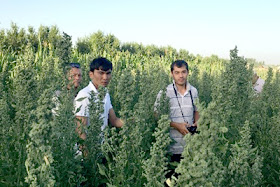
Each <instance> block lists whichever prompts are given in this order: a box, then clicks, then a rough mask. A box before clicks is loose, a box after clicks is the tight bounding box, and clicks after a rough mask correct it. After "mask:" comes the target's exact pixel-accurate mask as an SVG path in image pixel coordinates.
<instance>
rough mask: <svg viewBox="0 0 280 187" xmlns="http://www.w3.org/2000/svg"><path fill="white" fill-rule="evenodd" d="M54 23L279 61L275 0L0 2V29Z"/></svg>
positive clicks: (83, 31)
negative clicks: (12, 23) (233, 50)
mask: <svg viewBox="0 0 280 187" xmlns="http://www.w3.org/2000/svg"><path fill="white" fill-rule="evenodd" d="M11 22H14V23H16V24H17V25H18V26H19V27H21V28H22V27H23V28H27V27H28V26H33V27H34V28H35V29H38V27H39V26H40V25H44V26H52V25H56V26H57V27H58V28H59V30H60V31H61V32H62V31H64V32H66V33H67V34H69V35H70V36H72V40H73V42H74V44H75V42H76V41H77V38H80V37H84V36H88V35H90V34H92V33H94V32H97V31H98V30H101V31H103V32H104V33H105V34H113V35H115V36H116V37H117V38H118V39H119V40H120V41H121V42H137V43H142V44H144V45H149V44H155V45H157V46H159V47H160V46H168V45H170V46H172V47H174V48H176V49H186V50H188V51H189V52H190V53H192V54H194V55H197V54H199V55H202V56H210V55H212V54H214V55H217V56H219V57H221V58H229V50H231V49H233V48H234V47H235V46H237V47H238V49H239V55H241V56H244V57H245V58H254V59H256V60H257V61H264V62H265V63H266V64H278V65H280V47H279V46H280V1H278V0H192V1H190V0H154V1H153V0H141V1H140V0H119V1H117V0H80V1H78V0H68V1H66V0H48V1H40V0H36V1H35V0H0V28H1V29H9V28H10V24H11Z"/></svg>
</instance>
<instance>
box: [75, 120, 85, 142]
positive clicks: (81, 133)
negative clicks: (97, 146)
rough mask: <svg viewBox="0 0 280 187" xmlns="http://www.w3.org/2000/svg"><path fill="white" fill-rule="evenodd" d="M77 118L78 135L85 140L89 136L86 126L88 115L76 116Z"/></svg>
mask: <svg viewBox="0 0 280 187" xmlns="http://www.w3.org/2000/svg"><path fill="white" fill-rule="evenodd" d="M76 120H77V122H76V123H77V128H76V133H77V134H78V136H79V137H80V138H81V139H83V140H85V139H86V138H87V135H86V133H85V130H84V127H85V126H86V125H87V118H86V117H76Z"/></svg>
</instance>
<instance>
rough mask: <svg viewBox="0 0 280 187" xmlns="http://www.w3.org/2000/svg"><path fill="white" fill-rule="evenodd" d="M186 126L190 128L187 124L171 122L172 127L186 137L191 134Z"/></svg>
mask: <svg viewBox="0 0 280 187" xmlns="http://www.w3.org/2000/svg"><path fill="white" fill-rule="evenodd" d="M186 126H190V125H188V124H187V123H176V122H173V121H172V122H170V127H174V128H175V129H176V130H178V131H179V132H180V133H181V134H182V135H186V134H188V133H189V131H188V129H187V127H186Z"/></svg>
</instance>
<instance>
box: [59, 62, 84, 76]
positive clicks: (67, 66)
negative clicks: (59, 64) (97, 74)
mask: <svg viewBox="0 0 280 187" xmlns="http://www.w3.org/2000/svg"><path fill="white" fill-rule="evenodd" d="M72 68H78V69H81V66H80V64H79V63H76V62H71V63H65V64H64V68H63V71H64V74H67V73H68V72H69V71H70V70H71V69H72Z"/></svg>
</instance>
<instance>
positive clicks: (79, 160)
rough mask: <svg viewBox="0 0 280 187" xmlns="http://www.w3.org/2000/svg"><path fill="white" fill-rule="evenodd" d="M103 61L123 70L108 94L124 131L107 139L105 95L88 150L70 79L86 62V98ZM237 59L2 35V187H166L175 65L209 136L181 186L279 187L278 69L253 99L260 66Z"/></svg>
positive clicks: (12, 32)
mask: <svg viewBox="0 0 280 187" xmlns="http://www.w3.org/2000/svg"><path fill="white" fill-rule="evenodd" d="M98 56H103V57H106V58H108V59H109V60H111V61H112V63H113V73H112V76H113V77H112V80H111V83H110V84H109V86H108V92H109V93H110V97H111V101H112V104H113V106H114V110H115V112H116V114H117V115H118V116H120V117H121V118H122V119H123V120H124V121H125V125H124V126H123V128H121V129H117V128H115V127H111V126H110V125H109V126H108V127H107V128H106V129H104V130H103V131H102V130H101V126H102V125H103V120H102V119H101V118H100V113H102V110H103V103H102V101H103V98H104V95H105V93H106V92H107V91H106V89H104V88H102V89H99V94H98V95H96V96H94V95H93V97H92V98H91V99H92V100H91V103H92V105H91V110H90V126H86V127H84V129H83V130H84V131H86V132H87V139H86V140H81V139H80V138H79V137H78V135H77V134H76V131H75V130H76V127H77V125H76V120H75V116H74V114H73V110H74V107H73V100H74V98H75V94H76V93H75V91H74V90H67V89H66V85H67V84H68V83H67V79H66V78H65V75H64V73H63V69H62V68H63V66H64V64H65V62H71V61H74V62H79V63H80V64H81V67H82V72H83V82H82V83H81V87H80V88H82V87H84V86H85V85H87V84H88V81H89V77H88V76H87V74H88V66H89V63H90V61H91V60H92V59H93V58H95V57H98ZM230 57H231V59H230V60H225V59H221V58H219V57H217V56H215V55H212V56H210V57H202V56H200V55H196V56H194V55H193V54H190V53H189V52H188V51H186V50H183V49H182V50H179V51H177V50H176V49H175V48H173V47H171V46H166V47H158V46H155V45H147V46H144V45H142V44H138V43H121V42H120V41H119V40H118V39H117V38H116V37H115V36H114V35H112V34H104V33H102V32H101V31H98V32H96V33H93V34H91V35H89V36H87V37H84V38H80V39H79V40H78V42H77V44H76V46H75V47H74V48H72V42H71V36H70V35H68V34H66V33H63V32H62V34H61V33H60V31H59V29H58V28H57V27H56V26H51V27H47V26H41V27H40V28H39V29H38V30H37V31H36V30H35V29H34V28H33V27H29V28H28V29H27V31H25V30H24V29H20V28H18V27H17V25H16V24H14V23H12V24H11V28H10V29H8V30H1V31H0V128H1V131H0V135H1V146H0V160H1V161H0V164H1V167H0V186H28V185H29V186H98V185H107V186H145V185H146V186H163V185H164V184H163V182H164V181H165V172H166V166H167V165H168V162H169V161H168V159H167V158H168V157H167V156H166V154H167V150H168V149H167V148H168V146H169V144H170V141H171V140H170V138H169V136H168V129H169V121H168V117H167V116H168V114H169V106H168V100H167V99H166V98H165V97H161V99H160V101H159V102H160V104H159V105H158V106H157V107H155V106H154V105H155V101H156V96H157V94H158V93H159V92H160V90H164V89H165V88H166V86H167V85H168V84H170V83H171V81H172V80H171V77H170V76H169V74H170V64H171V63H172V62H173V61H174V60H176V59H184V60H186V61H187V62H188V64H189V68H190V76H189V81H190V83H191V84H192V85H193V86H195V87H196V88H197V89H198V92H199V100H200V104H198V106H199V112H200V120H199V122H198V123H199V127H198V130H199V131H200V134H195V135H193V136H191V135H187V136H186V137H185V141H186V147H185V149H184V152H183V157H184V158H183V160H182V161H181V162H180V163H179V165H178V167H177V168H176V172H177V173H179V174H180V175H179V177H178V178H177V179H176V178H173V179H172V184H173V185H174V186H226V185H229V186H254V185H256V186H279V185H280V182H279V181H280V179H279V172H280V171H279V168H280V165H279V163H280V157H279V155H280V151H279V150H280V147H279V142H280V141H279V139H280V137H279V134H280V132H279V127H280V125H279V124H280V118H279V116H280V99H279V98H280V86H279V85H280V74H279V72H276V70H272V69H270V70H269V71H268V74H267V75H266V77H267V78H266V80H265V85H264V88H263V91H262V92H261V93H260V94H255V93H254V91H253V89H252V82H251V77H252V74H253V71H252V69H253V67H252V66H250V67H248V64H250V63H251V62H252V61H253V60H250V59H244V58H243V57H239V56H238V50H237V48H235V49H233V50H231V52H230ZM253 63H254V61H253ZM254 69H255V70H256V67H255V68H254ZM256 71H262V70H260V69H259V70H258V69H257V70H256ZM56 93H59V94H56ZM163 95H164V94H163ZM55 108H56V109H57V110H53V109H55ZM79 148H80V149H82V151H83V154H80V153H81V152H79V150H78V149H79ZM240 155H242V156H240Z"/></svg>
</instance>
